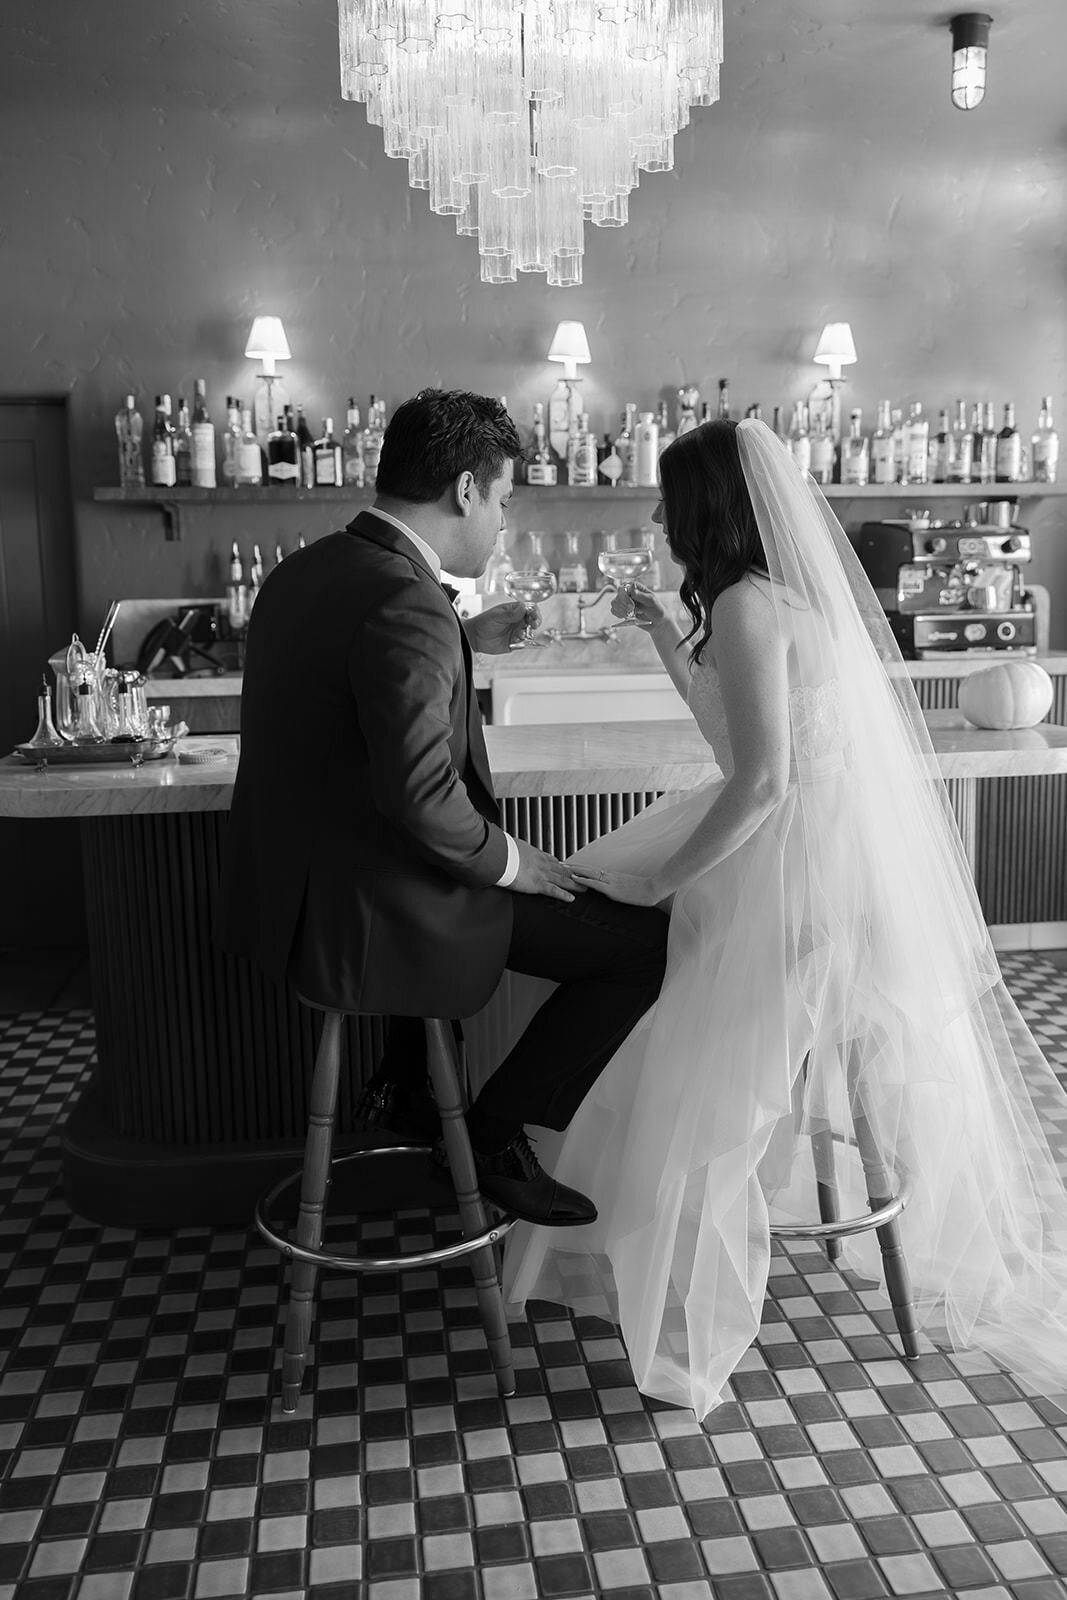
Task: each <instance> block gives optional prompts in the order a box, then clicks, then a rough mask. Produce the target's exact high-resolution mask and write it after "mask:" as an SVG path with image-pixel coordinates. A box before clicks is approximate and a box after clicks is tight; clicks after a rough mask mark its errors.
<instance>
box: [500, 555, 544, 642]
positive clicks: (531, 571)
mask: <svg viewBox="0 0 1067 1600" xmlns="http://www.w3.org/2000/svg"><path fill="white" fill-rule="evenodd" d="M504 588H505V589H506V590H507V592H508V594H509V595H510V596H511V598H512V599H513V600H523V601H525V603H526V623H525V627H524V629H523V634H522V638H521V639H520V640H519V641H518V642H517V643H516V644H514V645H512V649H513V650H522V649H525V647H526V646H527V645H528V644H536V643H537V642H538V641H537V640H536V639H535V638H534V632H533V630H534V623H535V621H536V614H535V612H534V610H533V607H534V606H536V605H538V604H539V603H540V601H542V600H547V599H548V598H549V596H550V595H554V594H555V592H556V574H555V573H554V572H549V571H547V570H546V569H545V568H543V567H533V568H531V567H526V568H522V569H520V570H519V571H517V572H509V573H507V574H506V575H505V577H504Z"/></svg>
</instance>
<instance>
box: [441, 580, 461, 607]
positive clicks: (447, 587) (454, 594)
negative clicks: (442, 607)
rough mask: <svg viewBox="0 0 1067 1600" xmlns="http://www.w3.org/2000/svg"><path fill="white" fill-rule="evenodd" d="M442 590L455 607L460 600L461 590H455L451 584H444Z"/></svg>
mask: <svg viewBox="0 0 1067 1600" xmlns="http://www.w3.org/2000/svg"><path fill="white" fill-rule="evenodd" d="M441 588H442V589H443V590H444V591H445V594H447V596H448V598H449V601H450V602H451V604H452V605H455V603H456V601H457V600H458V599H459V590H458V589H453V587H452V585H451V584H450V583H443V584H442V585H441Z"/></svg>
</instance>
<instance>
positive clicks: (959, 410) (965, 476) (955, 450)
mask: <svg viewBox="0 0 1067 1600" xmlns="http://www.w3.org/2000/svg"><path fill="white" fill-rule="evenodd" d="M973 459H974V433H973V431H972V430H971V429H970V428H969V427H968V426H967V404H966V402H965V401H963V400H957V401H956V417H955V420H954V422H953V424H952V433H951V436H950V439H949V452H948V481H949V483H970V481H971V463H972V461H973Z"/></svg>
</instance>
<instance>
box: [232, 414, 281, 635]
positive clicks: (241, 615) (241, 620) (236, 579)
mask: <svg viewBox="0 0 1067 1600" xmlns="http://www.w3.org/2000/svg"><path fill="white" fill-rule="evenodd" d="M280 420H281V419H280V418H279V421H280ZM226 620H227V621H228V622H229V624H230V630H231V632H233V633H240V631H241V629H242V628H243V627H244V625H245V623H246V622H247V621H248V589H247V588H246V586H245V569H244V563H243V562H242V560H241V552H240V550H239V549H238V548H237V540H236V539H235V540H234V541H233V544H232V545H231V547H230V581H229V583H227V585H226Z"/></svg>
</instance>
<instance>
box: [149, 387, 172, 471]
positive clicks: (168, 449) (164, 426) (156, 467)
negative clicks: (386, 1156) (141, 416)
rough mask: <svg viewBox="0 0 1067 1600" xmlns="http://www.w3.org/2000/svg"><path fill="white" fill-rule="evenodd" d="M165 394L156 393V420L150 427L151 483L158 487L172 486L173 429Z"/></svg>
mask: <svg viewBox="0 0 1067 1600" xmlns="http://www.w3.org/2000/svg"><path fill="white" fill-rule="evenodd" d="M166 400H167V396H166V395H163V394H157V395H156V420H155V423H154V425H153V428H152V469H151V477H152V482H153V484H155V485H157V486H158V487H160V488H164V489H169V488H173V487H174V429H173V428H172V427H171V425H170V422H169V420H168V418H167V405H166Z"/></svg>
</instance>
